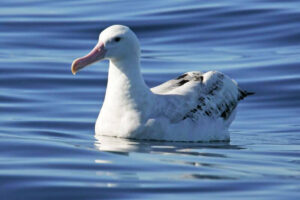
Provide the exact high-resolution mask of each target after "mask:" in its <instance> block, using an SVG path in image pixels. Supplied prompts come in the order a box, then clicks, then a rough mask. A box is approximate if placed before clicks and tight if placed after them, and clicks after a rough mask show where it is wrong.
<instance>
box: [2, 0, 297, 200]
mask: <svg viewBox="0 0 300 200" xmlns="http://www.w3.org/2000/svg"><path fill="white" fill-rule="evenodd" d="M112 24H124V25H127V26H130V27H131V28H132V30H134V31H135V32H136V34H137V36H138V37H139V39H140V42H141V46H142V71H143V75H144V78H145V81H146V82H147V84H148V85H149V86H151V87H152V86H155V85H157V84H160V83H162V82H164V81H166V80H169V79H171V78H173V77H176V76H177V75H179V74H181V73H183V72H186V71H195V70H199V71H208V70H219V71H221V72H223V73H226V74H228V75H229V76H231V77H232V78H233V79H235V80H236V81H237V82H238V83H239V85H240V86H241V87H242V88H244V89H247V90H248V91H253V92H255V93H256V94H255V95H254V96H251V97H249V98H247V99H246V100H244V101H243V102H241V103H240V105H239V110H238V114H237V117H236V120H235V121H234V123H233V124H232V126H231V128H230V132H231V141H230V143H208V144H205V143H169V142H164V143H163V142H147V141H133V140H125V139H117V138H97V139H96V138H95V137H94V123H95V121H96V118H97V116H98V113H99V110H100V108H101V105H102V102H103V98H104V94H105V88H106V82H107V70H108V63H107V62H101V63H98V64H95V65H94V66H91V67H88V68H86V69H85V70H83V71H81V72H80V73H79V74H78V75H76V76H73V75H72V73H71V71H70V65H71V63H72V61H73V60H74V59H75V58H77V57H80V56H83V55H85V54H86V53H88V51H89V50H90V49H91V48H92V47H93V46H94V45H95V44H96V42H97V39H98V34H99V32H100V31H101V30H103V29H104V28H106V27H107V26H110V25H112ZM0 44H1V45H0V199H1V200H23V199H24V200H28V199H31V200H33V199H38V200H44V199H49V200H50V199H72V200H77V199H78V200H81V199H92V200H96V199H184V198H185V199H200V198H203V199H253V198H255V199H264V200H265V199H299V197H300V146H299V145H300V135H299V134H300V114H299V113H300V1H296V0H288V1H284V0H281V1H279V0H243V1H242V0H231V1H215V0H213V1H187V0H184V1H169V0H165V1H158V0H154V1H137V0H133V1H116V0H115V1H99V0H86V1H79V0H75V1H58V0H52V1H50V0H27V1H25V0H14V1H9V0H4V1H1V2H0Z"/></svg>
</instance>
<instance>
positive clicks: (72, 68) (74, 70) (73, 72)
mask: <svg viewBox="0 0 300 200" xmlns="http://www.w3.org/2000/svg"><path fill="white" fill-rule="evenodd" d="M76 61H77V59H76V60H74V61H73V63H72V66H71V71H72V74H73V75H76V72H77V70H76Z"/></svg>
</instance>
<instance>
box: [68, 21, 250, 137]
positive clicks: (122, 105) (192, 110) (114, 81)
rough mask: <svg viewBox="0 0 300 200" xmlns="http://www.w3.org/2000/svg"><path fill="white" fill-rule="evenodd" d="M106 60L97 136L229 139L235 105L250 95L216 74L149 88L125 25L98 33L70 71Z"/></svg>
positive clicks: (134, 39)
mask: <svg viewBox="0 0 300 200" xmlns="http://www.w3.org/2000/svg"><path fill="white" fill-rule="evenodd" d="M103 59H108V60H109V72H108V83H107V89H106V94H105V99H104V103H103V106H102V108H101V111H100V114H99V116H98V119H97V122H96V126H95V132H96V136H97V135H105V136H113V137H122V138H134V139H149V140H166V141H217V140H229V139H230V134H229V132H228V128H229V126H230V124H231V122H232V121H233V119H234V117H235V114H236V106H237V104H238V102H239V101H240V100H241V99H243V98H244V97H245V96H247V95H249V94H250V93H248V92H246V91H244V90H242V89H240V88H239V87H238V86H237V84H236V82H235V81H233V80H232V79H230V78H229V77H228V76H226V75H224V74H222V73H220V72H217V71H209V72H206V73H202V72H198V71H194V72H187V73H185V74H182V75H180V76H179V77H177V78H175V79H172V80H169V81H167V82H165V83H163V84H161V85H159V86H156V87H154V88H149V87H148V86H147V85H146V84H145V82H144V79H143V77H142V75H141V72H140V45H139V41H138V38H137V37H136V35H135V34H134V33H133V32H132V31H131V30H130V29H129V28H128V27H126V26H123V25H113V26H110V27H108V28H106V29H105V30H104V31H102V32H101V34H100V36H99V41H98V43H97V45H96V46H95V47H94V49H93V50H92V51H91V52H90V53H89V54H88V55H86V56H84V57H82V58H78V59H76V60H75V61H74V62H73V63H72V67H71V69H72V73H73V74H75V73H76V72H77V71H78V70H80V69H82V68H84V67H85V66H87V65H90V64H92V63H94V62H96V61H100V60H103Z"/></svg>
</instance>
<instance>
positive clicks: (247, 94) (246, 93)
mask: <svg viewBox="0 0 300 200" xmlns="http://www.w3.org/2000/svg"><path fill="white" fill-rule="evenodd" d="M239 92H240V93H239V97H238V100H239V101H240V100H243V99H244V98H245V97H247V96H250V95H254V94H255V93H254V92H247V91H246V90H242V89H239Z"/></svg>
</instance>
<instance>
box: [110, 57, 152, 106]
mask: <svg viewBox="0 0 300 200" xmlns="http://www.w3.org/2000/svg"><path fill="white" fill-rule="evenodd" d="M149 94H150V90H149V88H148V87H147V85H146V84H145V81H144V79H143V77H142V75H141V71H140V61H139V58H137V57H131V58H126V59H123V60H112V59H111V60H110V62H109V72H108V83H107V91H106V95H105V100H108V99H109V100H108V101H118V103H122V104H136V105H137V104H140V103H141V102H140V101H141V99H143V97H146V96H148V95H149ZM115 103H117V102H115ZM122 106H124V105H122Z"/></svg>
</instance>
